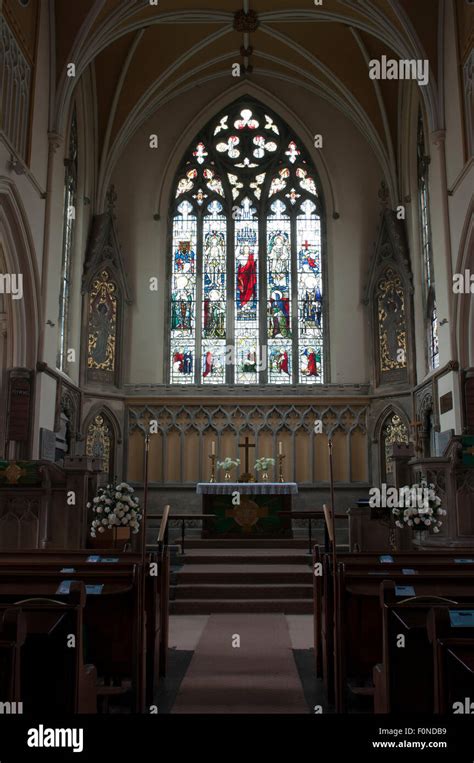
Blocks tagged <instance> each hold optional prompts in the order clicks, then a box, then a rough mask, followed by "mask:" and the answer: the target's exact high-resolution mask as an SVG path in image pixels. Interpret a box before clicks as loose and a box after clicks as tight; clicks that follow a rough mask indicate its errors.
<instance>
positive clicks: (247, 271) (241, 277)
mask: <svg viewBox="0 0 474 763" xmlns="http://www.w3.org/2000/svg"><path fill="white" fill-rule="evenodd" d="M246 250H248V247H244V252H246ZM256 283H257V265H256V263H255V259H254V256H253V252H249V256H248V260H247V262H246V263H245V265H239V269H238V271H237V288H238V290H239V297H240V304H241V305H242V306H244V305H246V304H247V302H249V301H250V300H251V299H253V298H254V297H255V285H256Z"/></svg>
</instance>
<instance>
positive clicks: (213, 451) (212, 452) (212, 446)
mask: <svg viewBox="0 0 474 763" xmlns="http://www.w3.org/2000/svg"><path fill="white" fill-rule="evenodd" d="M211 454H212V455H213V456H215V455H216V443H215V442H214V440H213V441H212V443H211Z"/></svg>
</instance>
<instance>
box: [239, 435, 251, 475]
mask: <svg viewBox="0 0 474 763" xmlns="http://www.w3.org/2000/svg"><path fill="white" fill-rule="evenodd" d="M239 448H245V474H242V476H241V480H242V481H245V482H249V481H250V479H251V477H252V475H251V474H250V471H249V450H250V448H255V445H251V444H250V440H249V438H248V437H246V438H245V442H239ZM244 478H245V480H244Z"/></svg>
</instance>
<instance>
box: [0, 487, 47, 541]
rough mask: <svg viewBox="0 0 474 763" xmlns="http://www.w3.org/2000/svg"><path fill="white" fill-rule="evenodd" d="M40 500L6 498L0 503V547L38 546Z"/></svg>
mask: <svg viewBox="0 0 474 763" xmlns="http://www.w3.org/2000/svg"><path fill="white" fill-rule="evenodd" d="M40 511H41V500H40V499H39V498H23V497H21V498H8V499H6V500H3V501H2V502H1V505H0V539H1V541H0V547H2V548H12V549H15V548H38V546H39V531H40Z"/></svg>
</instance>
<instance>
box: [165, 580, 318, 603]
mask: <svg viewBox="0 0 474 763" xmlns="http://www.w3.org/2000/svg"><path fill="white" fill-rule="evenodd" d="M175 595H176V600H181V599H290V598H294V599H310V598H311V596H312V588H311V585H302V584H300V585H295V584H294V583H289V584H284V583H274V584H272V583H266V584H265V583H263V584H255V583H254V584H252V585H244V584H241V583H237V584H227V585H226V584H223V585H216V584H211V585H209V584H205V583H204V584H203V583H198V584H192V585H185V584H182V585H179V586H176V589H175Z"/></svg>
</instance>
